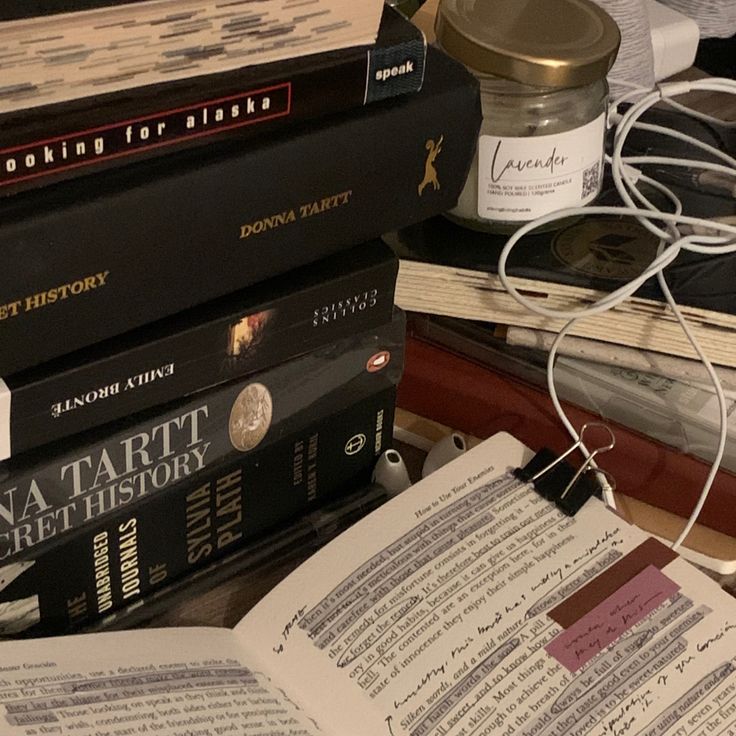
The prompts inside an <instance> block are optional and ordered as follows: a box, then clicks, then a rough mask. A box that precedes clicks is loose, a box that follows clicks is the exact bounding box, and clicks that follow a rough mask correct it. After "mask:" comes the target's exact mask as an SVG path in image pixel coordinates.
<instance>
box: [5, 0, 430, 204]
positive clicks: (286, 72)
mask: <svg viewBox="0 0 736 736" xmlns="http://www.w3.org/2000/svg"><path fill="white" fill-rule="evenodd" d="M385 14H386V16H387V17H388V18H389V22H388V25H389V26H390V27H392V28H393V27H394V26H396V27H397V28H396V30H395V32H394V33H393V34H392V38H391V39H390V40H388V41H386V42H385V43H381V44H377V45H376V46H374V47H365V46H363V47H354V48H351V49H346V50H345V51H340V52H332V53H324V54H314V55H311V56H307V57H305V58H303V59H302V60H301V63H298V64H297V63H294V62H293V61H292V62H275V63H271V64H262V65H259V66H256V67H252V68H245V69H235V70H232V71H228V72H221V73H218V74H210V75H206V76H201V77H192V78H189V79H184V80H178V81H173V82H167V83H161V84H156V85H145V86H142V87H133V88H131V89H127V90H124V91H122V92H117V93H109V94H106V95H102V96H98V97H95V98H94V99H92V100H90V98H89V97H83V98H80V99H74V100H68V101H64V102H59V103H55V104H51V105H48V104H47V105H41V106H38V107H22V108H19V109H18V110H16V111H13V112H8V113H6V114H4V115H3V116H2V117H0V196H2V195H10V194H16V193H18V192H20V191H24V190H27V189H33V188H37V187H40V186H44V185H46V184H51V183H53V182H57V181H62V180H67V179H71V178H74V177H77V176H80V175H83V174H89V173H93V172H96V171H101V170H104V169H109V168H112V167H119V166H121V165H122V164H125V163H132V162H135V161H140V160H143V159H146V158H151V157H155V156H160V155H162V154H166V153H170V152H173V151H177V150H181V149H184V148H188V147H194V146H199V145H204V144H208V143H210V142H212V141H214V140H218V139H223V138H238V139H245V138H248V137H251V136H253V135H256V134H260V133H265V132H267V131H275V130H279V129H281V128H282V127H284V126H286V125H289V126H293V125H294V124H295V123H296V122H298V121H304V120H309V119H311V118H316V117H320V116H324V115H329V114H332V113H335V112H338V111H342V110H349V109H351V108H357V107H360V106H362V105H364V104H367V103H370V102H374V101H376V100H380V99H386V98H389V97H393V96H396V95H402V94H408V93H410V92H416V91H417V90H418V89H419V88H420V87H421V85H422V80H423V76H424V60H425V52H426V44H425V41H424V37H423V35H422V34H421V32H419V30H418V29H416V28H414V26H412V25H411V24H410V23H409V22H408V21H406V20H403V19H400V18H396V17H393V18H392V17H391V16H392V15H393V16H397V15H398V13H396V11H393V10H392V9H390V8H387V9H386V10H385ZM398 29H401V31H400V32H399V30H398ZM379 38H380V36H379ZM19 104H20V103H19Z"/></svg>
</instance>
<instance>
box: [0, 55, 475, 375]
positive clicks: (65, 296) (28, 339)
mask: <svg viewBox="0 0 736 736" xmlns="http://www.w3.org/2000/svg"><path fill="white" fill-rule="evenodd" d="M427 51H428V55H427V69H426V73H425V83H424V85H423V88H422V90H421V91H420V92H418V93H416V94H414V95H406V96H404V97H401V98H397V99H396V100H391V101H384V102H379V103H376V104H374V105H370V106H369V107H367V108H365V109H363V110H361V111H359V112H353V113H345V114H341V115H335V116H332V117H331V118H330V119H325V120H321V121H319V122H315V123H313V124H310V125H307V126H303V127H302V128H300V129H299V130H295V131H292V132H290V133H289V134H288V135H283V136H272V137H268V138H267V139H265V140H262V141H261V142H260V143H259V144H258V145H257V146H254V145H240V144H237V143H232V144H224V143H223V144H221V145H219V144H218V145H217V146H212V147H207V148H206V149H205V148H202V149H198V150H196V151H187V152H182V153H180V154H172V155H171V156H167V157H165V158H163V159H159V160H157V161H145V162H141V163H139V164H134V165H130V166H126V167H123V168H121V169H120V170H119V171H118V172H117V175H116V176H115V177H109V176H106V175H105V174H98V175H93V176H89V177H83V178H81V179H78V180H76V181H70V182H63V183H61V184H57V185H53V186H50V187H46V188H44V189H42V190H38V191H36V192H25V193H23V194H19V195H17V196H16V197H9V198H6V199H4V200H3V201H2V202H0V221H2V223H3V227H2V229H0V257H2V260H3V268H2V269H0V376H7V375H10V374H12V373H15V372H17V371H19V370H22V369H23V368H27V367H30V366H32V365H36V364H38V363H41V362H43V361H45V360H49V359H51V358H53V357H56V356H58V355H64V354H66V353H69V352H70V351H72V350H75V349H78V348H81V347H84V346H86V345H90V344H93V343H95V342H98V341H100V340H103V339H105V338H107V337H111V336H113V335H116V334H120V333H122V332H125V331H127V330H130V329H132V328H134V327H137V326H139V325H142V324H145V323H148V322H151V321H154V320H156V319H159V318H161V317H164V316H167V315H170V314H174V313H176V312H178V311H181V310H183V309H186V308H188V307H191V306H194V305H198V304H202V303H204V302H206V301H209V300H210V299H213V298H215V297H218V296H221V295H223V294H228V293H230V292H233V291H235V290H237V289H241V288H244V287H245V286H248V285H251V284H255V283H257V282H259V281H263V280H265V279H267V278H269V277H271V276H273V275H275V274H280V273H284V272H286V271H288V270H290V269H292V268H296V267H297V266H300V265H303V264H305V263H308V262H312V261H315V260H318V259H319V258H322V257H324V256H326V255H328V254H329V253H332V252H335V251H338V250H344V249H346V248H347V247H349V246H351V245H354V244H357V243H360V242H364V241H366V240H368V239H370V238H374V237H378V236H380V235H381V234H382V233H384V232H387V231H388V230H392V229H394V228H397V227H401V226H403V225H408V224H410V223H412V222H418V221H420V220H424V219H426V218H428V217H430V216H432V215H434V214H437V213H439V212H443V211H445V210H446V209H448V208H449V207H451V206H453V205H454V203H455V202H456V200H457V197H458V195H459V192H460V190H461V188H462V186H463V184H464V182H465V178H466V176H467V171H468V168H469V165H470V160H471V158H472V155H473V152H474V150H475V141H476V136H477V131H478V128H479V125H480V100H479V95H478V83H477V81H476V80H475V78H474V77H473V76H472V75H471V74H470V73H469V72H467V71H466V70H465V69H464V67H462V66H461V65H460V64H458V63H457V62H455V61H453V60H452V59H450V58H449V57H447V56H446V55H444V54H443V53H442V52H440V51H438V50H436V49H432V48H429V49H428V50H427Z"/></svg>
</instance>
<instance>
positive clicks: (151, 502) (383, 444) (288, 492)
mask: <svg viewBox="0 0 736 736" xmlns="http://www.w3.org/2000/svg"><path fill="white" fill-rule="evenodd" d="M343 390H344V389H343ZM394 402H395V389H394V388H389V389H385V390H383V391H381V392H379V393H377V394H375V395H372V396H369V397H367V398H365V399H363V400H362V401H359V402H357V403H356V404H354V405H351V406H349V407H347V408H346V409H344V410H342V411H340V412H337V413H334V414H331V415H328V416H326V417H323V418H322V419H320V420H318V421H314V422H312V423H310V424H309V425H308V426H306V427H304V428H303V430H302V431H300V432H297V433H294V434H291V435H289V436H288V437H284V438H283V439H281V440H280V441H279V442H277V443H275V444H274V445H271V446H270V447H267V448H264V449H263V450H259V451H256V452H254V453H252V454H249V455H246V456H244V457H242V458H237V459H234V460H232V461H230V462H226V463H222V464H220V465H219V466H218V467H217V469H216V470H212V471H210V472H208V473H205V474H201V475H198V476H196V477H193V478H189V479H187V480H186V481H183V482H181V483H178V484H176V485H174V486H171V487H170V488H168V489H167V490H166V491H165V492H164V493H160V494H158V495H155V496H151V497H150V498H148V499H146V500H144V501H142V502H140V503H137V504H134V505H132V506H130V507H125V508H123V509H119V510H118V511H117V512H115V513H113V514H110V515H109V516H108V517H106V518H105V519H104V520H101V521H100V522H98V523H96V524H93V525H90V526H88V527H85V528H84V529H82V530H80V532H78V533H75V534H71V535H68V536H67V537H65V538H63V539H62V540H60V543H58V544H55V545H52V546H51V547H48V548H46V549H40V550H39V551H38V553H37V554H35V555H34V556H33V557H32V558H29V559H27V560H25V561H24V563H22V564H24V566H25V569H24V571H23V572H22V574H20V575H19V576H18V577H17V578H16V579H15V580H14V581H13V583H11V585H9V586H8V587H7V588H6V589H5V590H4V591H2V592H0V600H5V602H9V601H18V602H19V603H18V604H17V607H18V609H19V610H23V616H22V617H19V618H18V619H15V618H13V617H12V616H10V617H5V618H4V622H3V626H4V630H3V629H0V635H3V634H4V635H8V634H17V633H20V629H21V628H22V629H23V632H24V634H25V635H34V636H38V635H48V634H60V633H65V632H68V631H72V630H74V629H77V628H79V627H80V626H82V625H85V624H88V623H90V622H92V621H94V620H96V619H98V618H99V617H101V616H105V615H108V614H110V613H112V612H114V611H115V610H116V609H119V608H120V607H121V606H126V605H129V604H130V603H132V602H134V601H136V600H137V599H139V598H141V597H142V596H146V595H147V594H150V593H152V592H153V591H155V590H157V589H158V588H161V587H163V586H165V585H168V584H170V583H171V582H173V581H176V580H177V579H179V578H182V577H183V576H186V575H187V574H189V573H192V572H194V571H196V570H197V569H198V568H201V567H204V566H205V565H208V564H210V563H211V562H213V561H214V560H217V559H218V558H221V557H224V556H225V555H227V554H230V553H232V552H234V551H236V550H237V549H238V548H240V547H242V546H243V545H244V544H247V543H248V542H250V541H252V540H253V539H254V538H256V537H257V536H258V535H261V534H263V533H265V532H267V531H268V530H269V529H272V528H274V527H275V526H276V525H278V524H280V523H283V522H285V521H287V520H289V519H293V518H295V517H296V516H297V515H301V514H303V513H305V512H307V511H308V510H309V509H311V508H313V507H316V506H317V505H318V504H319V503H322V502H324V500H325V499H327V498H329V497H331V496H335V495H336V494H338V493H344V492H348V491H350V490H353V489H355V488H357V487H359V486H360V485H364V484H367V483H368V482H369V480H370V473H371V471H372V468H373V465H374V463H375V460H376V458H377V457H378V455H380V453H381V452H383V451H384V450H385V449H387V448H388V447H390V446H391V430H392V426H393V411H394ZM20 601H25V606H23V605H22V604H21V603H20Z"/></svg>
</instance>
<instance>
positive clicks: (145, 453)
mask: <svg viewBox="0 0 736 736" xmlns="http://www.w3.org/2000/svg"><path fill="white" fill-rule="evenodd" d="M404 329H405V324H404V319H403V315H402V314H400V313H396V315H395V316H394V319H393V320H392V321H391V322H390V323H389V324H386V325H383V326H382V327H381V328H379V329H377V330H368V331H366V332H363V333H360V334H358V335H355V336H351V337H349V338H346V339H344V340H341V341H339V342H336V343H333V344H331V345H328V346H326V347H324V348H322V349H320V350H315V351H312V352H311V353H308V354H306V355H304V356H302V357H300V358H295V359H294V360H290V361H288V362H286V363H283V364H281V365H279V366H276V367H275V368H272V369H269V370H266V371H262V372H260V373H255V374H252V375H249V376H247V377H246V378H242V379H238V380H236V381H232V382H230V383H227V384H224V385H222V386H220V387H217V388H215V389H212V390H209V391H203V392H200V393H198V394H195V395H194V396H192V397H191V398H190V399H188V400H186V401H180V402H177V403H175V404H174V405H171V404H169V405H166V406H165V407H164V408H157V409H153V410H149V411H148V412H146V413H144V415H136V417H135V418H134V419H131V420H127V421H123V422H118V423H117V424H114V425H110V426H109V428H108V429H107V430H106V434H105V435H104V437H103V438H102V439H100V437H99V435H100V432H99V431H98V430H91V431H90V432H88V433H85V434H83V435H79V436H78V437H77V438H75V439H74V441H73V442H72V443H67V444H66V445H62V444H61V443H57V444H55V445H53V446H51V451H50V452H49V450H47V449H46V448H42V449H40V450H36V451H31V452H27V453H24V454H23V455H20V456H18V457H17V458H11V459H10V460H8V461H7V462H6V465H5V468H4V470H5V471H6V472H5V474H4V477H3V479H2V482H1V483H0V561H1V562H2V563H7V562H12V561H13V560H14V559H17V558H19V557H21V556H23V555H26V554H28V553H29V551H31V550H32V549H33V548H34V547H36V546H37V545H39V544H41V543H43V544H44V545H47V544H48V543H50V541H51V540H52V539H54V538H55V537H58V536H60V535H63V534H67V533H68V532H70V531H71V530H73V529H76V528H78V527H80V526H83V525H85V524H89V523H91V522H93V521H95V520H96V519H98V518H99V517H101V516H104V515H106V514H109V513H111V512H113V511H115V510H116V509H118V508H119V507H121V506H124V505H127V504H130V503H134V502H136V501H138V500H140V499H142V498H144V497H150V496H153V495H156V494H159V493H161V492H162V491H163V490H164V489H166V488H168V487H170V486H172V485H174V484H176V483H178V482H181V481H183V480H184V479H186V478H189V477H190V476H195V475H197V474H200V475H201V473H202V472H203V471H204V472H207V471H209V470H210V469H212V468H213V467H214V466H215V465H219V466H222V464H223V463H228V462H233V461H234V460H239V459H240V458H242V457H243V456H244V455H246V454H249V453H251V452H253V451H254V450H256V448H258V450H259V451H260V450H261V449H263V448H265V447H267V446H269V445H272V444H274V443H275V442H278V441H280V440H281V439H282V438H283V437H286V436H288V435H290V434H292V433H294V432H299V431H301V430H303V428H304V427H307V426H309V425H310V424H312V423H313V422H314V421H315V419H316V418H318V417H321V416H325V415H327V414H329V413H335V412H338V411H340V410H342V409H344V408H345V406H347V405H349V404H351V403H354V402H355V401H357V400H359V399H360V398H362V397H364V396H366V395H370V394H371V393H374V392H376V391H378V390H380V389H383V388H390V387H393V386H396V385H397V383H398V381H399V378H400V377H401V373H402V369H403V345H404Z"/></svg>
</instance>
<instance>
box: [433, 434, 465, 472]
mask: <svg viewBox="0 0 736 736" xmlns="http://www.w3.org/2000/svg"><path fill="white" fill-rule="evenodd" d="M465 450H467V446H466V444H465V438H464V437H463V436H462V435H461V434H458V433H457V432H453V433H452V434H448V435H447V437H443V438H442V439H441V440H440V441H439V442H435V444H434V445H433V446H432V449H431V450H430V451H429V452H428V453H427V457H426V458H425V459H424V465H423V466H422V478H426V477H427V476H428V475H429V474H430V473H434V471H435V470H437V468H441V467H442V466H443V465H446V464H447V463H449V462H450V460H454V459H455V458H456V457H459V456H460V455H462V454H463V453H464V452H465Z"/></svg>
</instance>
